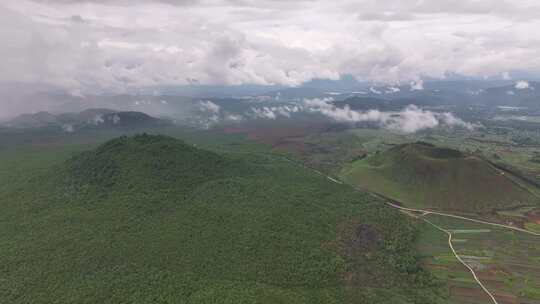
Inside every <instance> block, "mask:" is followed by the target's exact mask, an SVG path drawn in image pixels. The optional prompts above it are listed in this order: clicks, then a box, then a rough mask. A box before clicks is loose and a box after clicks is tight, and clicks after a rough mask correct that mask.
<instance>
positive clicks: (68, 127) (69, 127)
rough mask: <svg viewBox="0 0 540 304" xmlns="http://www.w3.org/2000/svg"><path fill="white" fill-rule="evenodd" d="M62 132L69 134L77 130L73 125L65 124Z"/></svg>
mask: <svg viewBox="0 0 540 304" xmlns="http://www.w3.org/2000/svg"><path fill="white" fill-rule="evenodd" d="M62 130H63V131H64V132H67V133H73V132H75V128H73V125H71V124H64V125H62Z"/></svg>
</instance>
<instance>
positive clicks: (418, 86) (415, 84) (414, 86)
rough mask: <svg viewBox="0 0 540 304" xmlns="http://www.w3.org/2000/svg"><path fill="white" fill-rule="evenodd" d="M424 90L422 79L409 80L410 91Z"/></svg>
mask: <svg viewBox="0 0 540 304" xmlns="http://www.w3.org/2000/svg"><path fill="white" fill-rule="evenodd" d="M422 90H424V81H422V79H420V80H416V81H412V82H411V91H422Z"/></svg>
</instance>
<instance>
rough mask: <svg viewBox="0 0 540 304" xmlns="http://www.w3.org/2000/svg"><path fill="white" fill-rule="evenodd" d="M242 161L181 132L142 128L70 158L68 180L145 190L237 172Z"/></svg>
mask: <svg viewBox="0 0 540 304" xmlns="http://www.w3.org/2000/svg"><path fill="white" fill-rule="evenodd" d="M240 166H241V165H240V164H239V163H238V162H235V161H233V160H230V159H228V158H226V157H225V156H222V155H218V154H216V153H213V152H210V151H206V150H201V149H198V148H196V147H194V146H192V145H188V144H186V143H184V142H183V141H181V140H178V139H176V138H172V137H168V136H163V135H148V134H141V135H135V136H132V137H127V136H122V137H119V138H116V139H113V140H110V141H108V142H106V143H104V144H102V145H101V146H99V147H98V148H96V149H95V150H91V151H87V152H84V153H82V154H80V155H77V156H75V157H73V158H72V159H70V160H68V161H67V163H66V166H65V167H66V181H68V183H69V184H70V186H73V187H74V188H75V190H77V191H79V190H81V189H86V190H97V191H106V190H108V189H110V188H115V189H116V190H121V189H125V190H130V191H140V190H144V189H148V190H151V189H156V188H158V189H159V188H164V187H167V188H174V189H175V190H188V189H190V188H193V187H195V186H196V185H198V184H201V183H203V182H206V181H208V180H212V179H215V178H220V177H224V176H226V175H230V174H231V173H234V172H237V171H236V170H235V168H236V169H238V168H239V167H240Z"/></svg>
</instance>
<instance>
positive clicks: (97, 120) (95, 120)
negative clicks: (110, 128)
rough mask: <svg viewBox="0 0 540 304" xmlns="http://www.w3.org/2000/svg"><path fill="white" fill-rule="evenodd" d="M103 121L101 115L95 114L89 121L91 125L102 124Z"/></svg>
mask: <svg viewBox="0 0 540 304" xmlns="http://www.w3.org/2000/svg"><path fill="white" fill-rule="evenodd" d="M104 122H105V120H104V119H103V115H101V114H97V115H96V116H94V118H92V120H91V123H92V124H94V125H96V126H97V125H100V124H102V123H104Z"/></svg>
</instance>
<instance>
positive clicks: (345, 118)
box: [304, 99, 478, 133]
mask: <svg viewBox="0 0 540 304" xmlns="http://www.w3.org/2000/svg"><path fill="white" fill-rule="evenodd" d="M331 102H332V99H306V100H304V105H305V107H306V110H307V111H310V112H318V113H321V114H323V115H325V116H327V117H329V118H331V119H333V120H335V121H339V122H351V123H354V122H373V123H377V124H378V125H379V126H381V127H383V128H386V129H391V130H396V131H400V132H404V133H414V132H417V131H419V130H423V129H430V128H435V127H439V126H443V127H462V128H466V129H469V130H472V129H474V128H476V127H478V125H475V124H472V123H468V122H465V121H463V120H462V119H460V118H458V117H456V116H454V114H452V113H450V112H443V113H439V112H433V111H429V110H424V109H421V108H419V107H418V106H416V105H409V106H407V107H406V108H404V109H402V110H401V111H388V112H385V111H379V110H367V111H356V110H353V109H351V108H350V106H349V105H345V106H344V107H342V108H340V107H336V106H335V105H333V104H332V103H331Z"/></svg>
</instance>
